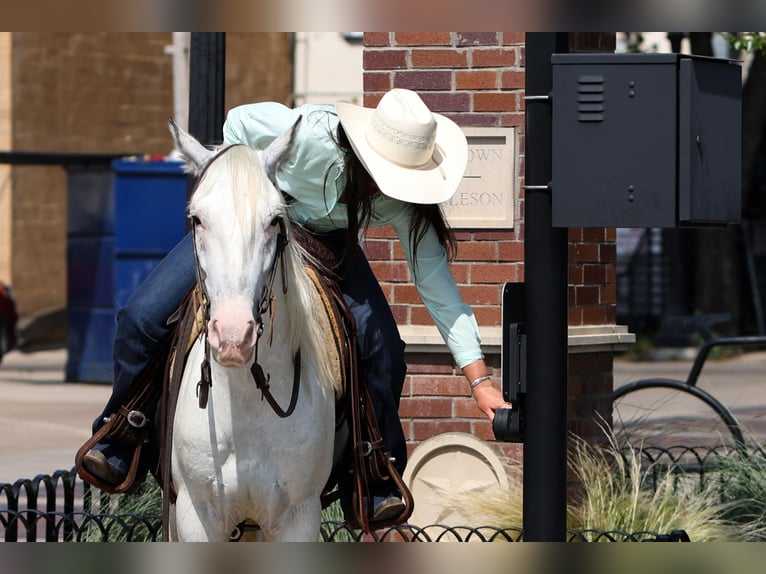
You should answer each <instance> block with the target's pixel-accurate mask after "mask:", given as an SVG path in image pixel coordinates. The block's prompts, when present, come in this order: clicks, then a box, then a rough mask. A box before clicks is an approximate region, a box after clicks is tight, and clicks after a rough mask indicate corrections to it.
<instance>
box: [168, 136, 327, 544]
mask: <svg viewBox="0 0 766 574" xmlns="http://www.w3.org/2000/svg"><path fill="white" fill-rule="evenodd" d="M298 125H299V124H296V125H295V126H293V128H292V129H291V130H289V131H288V132H287V133H285V134H283V135H282V136H280V137H279V138H277V139H276V140H275V141H274V142H273V143H272V145H270V146H269V147H268V148H267V149H265V150H263V151H256V150H253V149H251V148H249V147H247V146H243V145H236V146H230V147H226V148H223V149H217V150H209V149H207V148H205V147H204V146H202V145H201V144H200V143H199V142H198V141H197V140H195V139H194V138H193V137H191V136H190V135H189V134H187V133H185V132H183V131H182V130H180V129H179V128H178V127H177V126H175V125H174V124H172V122H171V132H172V133H173V135H174V137H175V139H176V142H177V144H178V148H179V149H180V150H181V151H182V153H183V154H184V156H185V158H186V169H187V170H188V171H191V172H193V173H195V174H197V175H199V181H198V184H197V188H196V189H195V191H194V193H193V195H192V198H191V200H190V202H189V217H190V218H191V220H192V223H193V228H194V245H195V250H196V254H195V255H196V258H197V266H198V273H199V282H200V284H201V286H202V288H203V292H204V294H205V295H206V297H207V298H208V302H209V311H208V316H207V335H206V336H207V344H206V342H205V335H202V336H201V337H200V339H199V340H197V341H196V342H195V344H194V346H193V348H192V349H191V351H190V354H189V357H188V360H187V362H186V367H185V370H184V373H183V379H182V382H181V387H180V391H179V395H178V403H177V407H176V413H175V417H174V420H173V441H172V465H171V469H172V478H173V482H174V485H175V487H176V491H177V494H178V496H177V499H176V502H175V505H174V508H173V506H171V512H170V537H171V539H179V540H183V541H208V540H209V541H225V540H228V539H229V536H230V534H231V533H232V531H233V530H234V529H235V527H236V525H237V524H239V523H240V522H242V521H244V520H246V519H247V520H249V521H252V522H255V523H256V524H258V525H259V526H260V528H261V533H262V538H263V539H265V540H274V541H301V540H304V541H317V540H318V539H319V529H320V524H321V502H320V495H321V492H322V489H323V487H324V486H325V483H326V481H327V478H328V476H329V474H330V471H331V467H332V464H333V462H332V459H333V442H334V441H333V437H334V425H335V414H334V412H335V397H336V393H338V392H339V391H340V390H339V389H338V388H337V385H338V384H339V383H338V381H337V379H336V378H335V377H333V375H332V369H333V366H332V365H331V364H330V358H329V356H328V353H327V350H326V347H325V346H324V337H323V334H322V332H321V327H320V325H319V324H318V322H317V319H316V309H317V302H316V299H315V297H316V295H315V292H314V291H313V287H312V285H311V283H310V279H309V277H308V276H307V274H306V272H305V270H304V266H303V257H304V254H303V252H302V251H301V250H300V248H299V247H298V246H297V245H296V243H295V242H294V241H291V240H290V239H291V228H290V223H289V219H288V215H287V211H288V209H289V208H288V207H287V206H286V205H285V202H284V200H283V197H282V195H281V193H280V192H279V191H278V190H277V189H276V188H275V186H274V183H273V181H274V173H275V171H276V169H277V167H278V165H279V163H280V161H282V160H283V159H284V158H285V157H286V156H287V155H289V153H290V147H291V144H292V141H293V134H294V132H295V130H297V129H298ZM285 238H286V239H288V241H287V244H286V245H285V244H284V239H285ZM283 282H284V285H283ZM206 346H207V347H208V349H209V353H207V352H206ZM208 354H209V355H210V359H211V360H210V377H211V385H210V387H209V396H208V399H207V405H206V407H205V408H201V407H200V401H199V399H198V393H199V392H203V393H204V392H205V389H204V388H199V387H198V381H200V365H201V364H202V363H203V360H205V358H206V355H208ZM296 357H299V358H298V359H296ZM254 363H256V365H254ZM251 368H252V370H251ZM295 371H297V374H298V375H299V377H300V378H299V380H298V379H296V377H295V376H294V374H295ZM254 373H255V375H256V377H255V378H258V375H259V374H262V376H261V378H262V379H263V381H262V382H266V384H267V386H268V387H269V388H268V390H267V391H266V392H267V393H271V395H272V396H273V399H274V401H275V402H276V404H277V407H276V408H277V409H279V408H281V409H284V410H289V409H290V406H291V404H292V403H293V402H294V410H293V412H292V414H291V415H290V416H289V417H286V418H282V417H280V416H278V415H277V414H276V413H275V408H274V407H272V406H270V403H269V401H267V400H264V395H263V391H262V390H259V388H258V387H257V386H256V383H255V381H254ZM294 384H296V385H299V387H298V394H297V398H296V399H295V400H293V398H292V397H293V388H294ZM202 386H203V387H204V385H202ZM283 414H284V413H283Z"/></svg>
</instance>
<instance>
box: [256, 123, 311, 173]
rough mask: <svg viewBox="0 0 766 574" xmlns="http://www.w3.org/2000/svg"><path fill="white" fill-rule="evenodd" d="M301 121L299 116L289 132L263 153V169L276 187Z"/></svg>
mask: <svg viewBox="0 0 766 574" xmlns="http://www.w3.org/2000/svg"><path fill="white" fill-rule="evenodd" d="M301 119H302V118H301V117H300V116H299V117H298V119H297V120H295V123H294V124H293V125H292V127H291V128H290V129H289V130H287V131H286V132H285V133H283V134H281V135H280V136H279V137H277V138H276V139H275V140H274V141H272V142H271V143H270V144H269V145H268V146H267V147H266V148H265V149H264V150H263V151H262V152H261V162H262V163H263V169H264V170H265V171H266V175H267V176H268V178H269V180H271V182H272V183H273V184H274V185H275V186H276V184H277V169H279V166H280V165H281V164H282V162H284V161H285V160H286V159H287V158H289V157H290V153H291V152H292V149H293V144H294V143H295V138H296V136H297V134H298V130H299V129H300V127H301Z"/></svg>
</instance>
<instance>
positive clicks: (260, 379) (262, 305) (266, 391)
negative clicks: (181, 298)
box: [191, 215, 301, 418]
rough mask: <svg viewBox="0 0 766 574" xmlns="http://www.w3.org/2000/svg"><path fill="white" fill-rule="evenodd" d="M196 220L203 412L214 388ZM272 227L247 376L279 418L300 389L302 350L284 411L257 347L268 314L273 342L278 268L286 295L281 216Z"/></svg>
mask: <svg viewBox="0 0 766 574" xmlns="http://www.w3.org/2000/svg"><path fill="white" fill-rule="evenodd" d="M198 224H199V221H198V220H197V219H196V218H192V225H191V228H192V243H193V245H194V265H195V269H196V273H197V285H199V289H200V292H201V293H202V305H203V310H204V329H203V333H202V334H203V336H204V337H205V356H204V359H203V360H202V366H201V373H200V380H199V382H198V383H197V398H198V399H199V407H200V408H201V409H204V408H205V407H206V406H207V400H208V393H209V389H210V387H211V386H212V385H213V381H212V377H211V373H210V343H209V341H208V332H207V329H208V323H209V322H210V298H209V297H208V294H207V290H206V289H205V282H204V280H205V277H206V274H205V271H204V270H203V269H202V267H201V265H200V262H199V255H198V253H197V236H196V229H197V225H198ZM271 225H278V226H279V232H278V233H277V247H276V250H275V251H274V259H273V260H272V262H271V271H270V273H269V281H268V283H267V284H266V285H264V286H263V293H262V294H261V298H260V300H259V301H258V309H257V313H256V317H255V324H256V340H255V350H254V357H253V365H252V366H251V367H250V373H251V374H252V376H253V379H254V380H255V386H256V387H258V389H259V390H260V391H261V399H266V402H267V403H269V406H271V408H272V410H273V411H274V412H275V413H276V414H277V416H279V417H280V418H286V417H289V416H290V415H291V414H292V413H293V411H294V410H295V407H296V405H297V403H298V391H299V390H300V381H301V351H300V349H298V352H296V353H295V356H294V357H293V389H292V393H291V395H290V404H289V405H288V407H287V409H283V408H282V407H281V406H280V405H279V403H277V401H276V399H275V398H274V395H272V394H271V391H270V384H269V381H270V379H271V375H269V374H266V373H264V372H263V367H261V365H260V364H259V363H258V344H259V343H260V341H261V335H262V334H263V316H264V315H265V314H266V313H267V312H268V313H269V323H270V325H271V326H272V328H270V329H269V345H271V343H272V336H273V334H274V330H273V324H274V313H275V307H276V305H275V303H276V301H275V299H274V280H275V279H276V276H277V268H279V269H281V278H282V293H283V294H287V268H286V267H285V248H286V247H287V244H288V238H287V229H286V225H285V220H284V218H283V217H282V216H281V215H278V216H277V217H275V218H274V220H273V221H272V222H271Z"/></svg>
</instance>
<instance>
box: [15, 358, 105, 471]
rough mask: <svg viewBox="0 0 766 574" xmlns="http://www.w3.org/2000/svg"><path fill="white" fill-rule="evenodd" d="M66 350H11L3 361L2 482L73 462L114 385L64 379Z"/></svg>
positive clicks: (69, 464) (51, 469) (68, 467)
mask: <svg viewBox="0 0 766 574" xmlns="http://www.w3.org/2000/svg"><path fill="white" fill-rule="evenodd" d="M66 357H67V355H66V350H65V349H54V350H48V351H37V352H32V353H22V352H20V351H11V352H10V353H8V354H7V355H5V356H4V357H3V360H2V363H0V393H2V395H1V396H2V399H0V429H2V431H1V432H0V483H3V482H14V481H15V480H17V479H19V478H34V477H35V476H36V475H38V474H51V473H52V472H54V471H56V470H69V469H71V468H72V467H73V466H74V455H75V452H76V451H77V449H78V448H79V447H80V445H81V444H82V443H83V442H84V441H85V440H86V439H87V438H88V437H89V436H90V434H91V431H90V428H91V424H92V422H93V419H95V418H96V416H98V414H99V413H100V412H101V410H102V409H103V407H104V405H105V404H106V401H107V399H108V398H109V395H110V394H111V386H110V385H104V384H80V383H65V382H64V367H65V365H66Z"/></svg>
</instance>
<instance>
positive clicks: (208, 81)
mask: <svg viewBox="0 0 766 574" xmlns="http://www.w3.org/2000/svg"><path fill="white" fill-rule="evenodd" d="M225 79H226V34H225V33H224V32H192V33H191V43H190V49H189V133H190V134H191V135H193V136H194V137H196V138H197V139H198V140H200V141H201V142H202V143H204V144H209V143H214V142H220V141H221V130H222V129H223V120H224V93H225Z"/></svg>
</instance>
